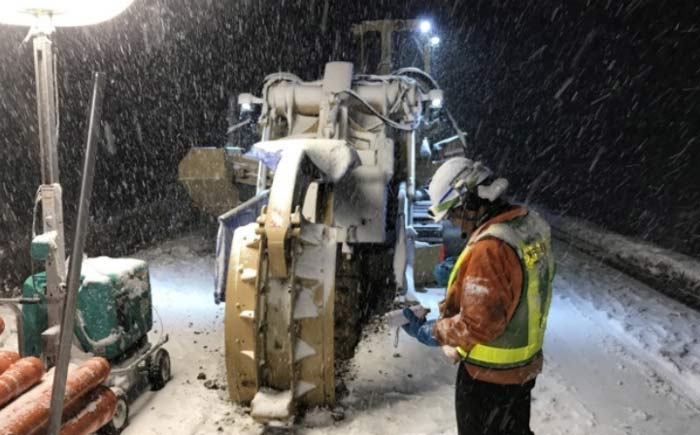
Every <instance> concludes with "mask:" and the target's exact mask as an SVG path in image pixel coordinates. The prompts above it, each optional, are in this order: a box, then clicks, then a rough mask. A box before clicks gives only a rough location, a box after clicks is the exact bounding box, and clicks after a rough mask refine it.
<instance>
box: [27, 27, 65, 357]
mask: <svg viewBox="0 0 700 435" xmlns="http://www.w3.org/2000/svg"><path fill="white" fill-rule="evenodd" d="M43 18H44V19H43V20H41V24H40V25H38V26H35V27H33V28H32V32H33V45H34V68H35V73H36V101H37V115H38V120H39V150H40V157H41V186H39V193H38V195H39V197H40V198H39V199H40V200H41V210H42V221H43V231H44V234H46V235H47V237H50V238H51V239H52V240H51V242H50V243H49V246H51V248H52V249H51V250H50V252H49V255H48V257H47V258H46V291H45V296H46V300H47V311H48V312H47V314H48V326H49V329H48V331H47V332H46V333H45V334H43V335H42V337H43V341H44V342H43V349H44V356H45V358H46V363H47V365H48V366H53V365H54V364H55V362H56V361H55V359H56V354H57V352H58V338H59V334H58V331H56V330H55V329H56V328H54V327H55V326H57V325H60V323H61V317H62V313H63V299H64V296H65V282H66V254H65V236H64V229H63V200H62V199H63V194H62V190H61V185H60V184H59V169H58V112H57V107H58V101H57V94H58V89H56V69H55V68H56V63H55V59H54V56H53V44H52V42H51V39H50V38H49V35H50V34H51V32H52V31H53V26H52V25H51V24H50V18H49V17H47V16H44V17H43Z"/></svg>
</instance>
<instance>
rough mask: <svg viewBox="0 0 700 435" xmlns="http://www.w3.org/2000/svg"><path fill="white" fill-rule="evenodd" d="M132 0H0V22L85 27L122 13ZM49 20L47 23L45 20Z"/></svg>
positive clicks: (20, 24)
mask: <svg viewBox="0 0 700 435" xmlns="http://www.w3.org/2000/svg"><path fill="white" fill-rule="evenodd" d="M133 1H134V0H0V23H4V24H13V25H18V26H39V25H43V24H48V25H49V26H51V27H74V26H88V25H90V24H97V23H101V22H103V21H106V20H108V19H110V18H112V17H115V16H117V15H119V14H120V13H121V12H123V11H124V10H125V9H126V8H127V7H129V5H131V3H133ZM46 19H48V20H49V22H48V23H46V22H44V23H42V21H45V20H46Z"/></svg>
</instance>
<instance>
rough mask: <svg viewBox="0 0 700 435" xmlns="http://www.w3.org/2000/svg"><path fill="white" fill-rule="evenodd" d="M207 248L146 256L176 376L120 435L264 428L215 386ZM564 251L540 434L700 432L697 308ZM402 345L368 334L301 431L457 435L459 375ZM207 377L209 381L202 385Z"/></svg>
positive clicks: (195, 241)
mask: <svg viewBox="0 0 700 435" xmlns="http://www.w3.org/2000/svg"><path fill="white" fill-rule="evenodd" d="M211 251H212V246H211V242H210V241H208V240H206V239H205V238H203V237H201V236H197V235H194V236H188V237H185V238H181V239H178V240H174V241H171V242H168V243H165V244H163V245H161V246H159V247H157V248H155V249H150V250H147V251H144V252H141V253H138V254H137V256H139V257H141V258H144V259H146V260H148V261H149V262H150V264H151V279H152V284H153V291H154V295H153V297H154V304H155V306H156V307H157V309H158V311H159V313H160V316H161V317H162V319H163V322H164V324H165V330H166V331H167V332H168V333H169V334H170V336H171V342H170V343H169V344H168V345H167V348H168V349H169V351H170V352H171V355H172V360H173V372H174V377H173V379H172V381H171V382H170V383H169V384H168V385H167V386H166V387H165V388H164V389H163V390H162V391H161V392H158V393H148V394H146V395H145V396H144V397H143V398H141V399H139V401H138V402H137V403H136V404H134V406H133V407H132V414H131V425H130V427H129V428H128V429H127V430H126V431H125V432H124V434H125V435H148V434H160V435H177V434H212V433H229V434H244V435H247V434H257V433H260V432H261V428H260V426H259V425H257V424H256V423H254V422H253V421H252V420H251V419H250V417H248V416H247V415H246V414H245V412H244V410H243V409H241V408H240V407H238V406H235V405H233V404H231V403H229V402H228V401H227V393H226V392H225V391H223V390H222V389H216V387H217V386H218V385H225V373H224V366H223V357H224V356H223V308H222V307H220V306H219V307H217V306H216V305H214V304H213V299H212V295H211V293H212V270H213V256H212V255H211V254H210V252H211ZM555 251H556V254H557V264H558V270H557V277H556V279H555V283H554V284H555V296H554V299H553V302H552V309H551V314H550V320H549V327H548V331H547V338H546V344H545V355H546V365H545V370H544V373H543V375H542V376H540V377H539V378H538V381H537V386H536V388H535V391H534V402H533V415H532V427H533V429H534V430H535V432H536V433H539V434H552V435H556V434H595V435H618V434H644V435H648V434H673V435H685V434H687V435H690V434H696V433H697V428H698V427H700V343H698V340H699V339H700V313H698V312H697V311H694V310H692V309H689V308H687V307H685V306H684V305H682V304H680V303H678V302H675V301H673V300H671V299H669V298H667V297H665V296H663V295H661V294H659V293H657V292H655V291H653V290H651V289H649V288H648V287H646V286H644V285H643V284H641V283H639V282H637V281H636V280H634V279H632V278H630V277H628V276H626V275H624V274H621V273H620V272H617V271H616V270H613V269H610V268H609V267H607V266H605V265H602V264H599V263H598V262H597V261H596V260H594V259H593V258H591V257H589V256H587V255H585V254H582V253H580V252H579V251H576V250H574V249H572V248H568V247H567V246H566V245H563V244H560V243H557V244H555ZM441 293H442V290H440V289H437V290H431V291H430V292H429V293H428V294H426V300H425V303H426V304H433V305H434V304H435V302H436V301H437V300H438V299H439V298H440V295H441ZM434 311H435V312H436V311H437V310H434ZM6 318H7V316H6ZM10 328H12V325H10ZM158 329H160V328H158ZM156 333H160V331H157V332H156ZM6 337H7V334H6V335H5V338H4V339H5V341H7V338H6ZM0 341H1V339H0ZM1 344H2V343H0V345H1ZM393 344H394V332H393V331H389V330H387V329H385V328H383V327H381V326H379V325H373V326H370V327H368V328H367V330H366V336H365V337H364V339H363V340H362V342H361V344H360V346H359V347H358V351H357V354H356V356H355V358H354V360H353V361H352V369H351V371H350V376H349V378H348V379H347V382H346V385H347V387H348V390H349V393H348V394H347V396H346V397H345V398H344V399H343V400H342V401H341V403H340V407H341V408H342V409H343V410H344V418H343V419H342V420H339V421H336V419H337V414H336V415H333V414H331V413H330V412H328V411H312V412H310V413H309V414H308V415H307V416H306V418H305V419H304V421H303V423H302V425H301V426H300V427H299V431H298V432H299V433H306V434H310V435H330V434H358V435H359V434H382V435H386V434H413V435H417V434H455V433H456V429H455V423H454V410H453V394H454V389H453V384H454V377H455V373H456V367H454V366H453V365H452V364H451V363H449V362H447V361H446V360H445V359H444V358H443V356H442V354H441V352H440V351H438V350H435V349H428V348H425V347H423V346H422V345H420V344H418V343H417V342H415V341H413V340H412V339H411V338H410V337H407V336H405V335H403V334H402V335H401V337H400V342H399V345H398V347H397V348H394V347H393ZM202 375H204V376H206V379H197V378H198V376H199V377H202ZM205 382H207V385H208V386H209V388H207V387H205ZM212 384H213V386H212ZM334 416H335V417H336V419H334V418H333V417H334ZM693 428H694V429H693Z"/></svg>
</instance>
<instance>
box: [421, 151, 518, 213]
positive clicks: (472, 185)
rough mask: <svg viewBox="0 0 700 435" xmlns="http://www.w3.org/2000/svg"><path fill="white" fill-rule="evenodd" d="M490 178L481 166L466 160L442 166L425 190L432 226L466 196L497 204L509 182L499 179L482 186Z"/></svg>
mask: <svg viewBox="0 0 700 435" xmlns="http://www.w3.org/2000/svg"><path fill="white" fill-rule="evenodd" d="M492 175H493V172H492V171H491V170H490V169H489V168H487V167H486V166H484V165H483V164H482V163H481V162H474V161H472V160H469V159H467V158H465V157H454V158H451V159H449V160H448V161H446V162H445V163H443V164H442V166H440V167H439V168H438V170H437V171H435V175H433V179H432V180H431V181H430V186H428V194H429V195H430V203H431V207H430V210H429V213H430V215H431V216H432V217H433V219H434V220H435V222H439V221H441V220H442V219H444V218H445V216H446V215H447V213H448V212H449V211H450V210H451V209H453V208H455V207H457V206H459V205H461V204H462V199H463V198H464V196H465V195H466V193H467V192H473V193H475V194H476V195H477V196H478V197H479V198H482V199H485V200H488V201H494V200H496V198H498V197H499V196H500V195H501V194H502V193H503V192H504V191H505V190H506V188H507V187H508V181H507V180H506V179H504V178H498V179H496V180H495V181H493V182H492V183H490V184H489V185H488V186H485V185H483V183H484V182H485V181H487V180H488V179H489V178H491V176H492Z"/></svg>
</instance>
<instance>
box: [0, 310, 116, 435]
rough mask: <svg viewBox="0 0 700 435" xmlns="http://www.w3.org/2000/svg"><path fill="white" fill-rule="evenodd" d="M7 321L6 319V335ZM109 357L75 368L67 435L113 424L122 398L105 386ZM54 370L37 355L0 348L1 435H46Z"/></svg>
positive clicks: (71, 373)
mask: <svg viewBox="0 0 700 435" xmlns="http://www.w3.org/2000/svg"><path fill="white" fill-rule="evenodd" d="M4 326H5V322H4V321H3V319H2V318H1V317H0V334H1V333H2V331H3V330H4ZM109 371H110V366H109V362H107V360H106V359H104V358H100V357H95V358H90V359H88V360H87V361H85V362H83V363H82V364H81V365H80V366H71V367H70V368H69V370H68V378H67V380H66V393H65V398H64V402H63V403H64V407H63V424H62V426H61V432H60V433H61V435H88V434H91V433H94V432H96V431H97V430H98V429H100V428H101V427H103V426H105V425H106V424H107V423H109V422H110V421H111V420H112V417H114V413H115V411H116V407H117V397H116V396H115V394H114V393H113V392H112V390H110V389H109V388H107V387H105V386H103V385H102V384H103V383H104V382H105V381H106V380H107V377H108V376H109ZM52 383H53V372H52V371H51V372H49V373H44V364H43V363H42V362H41V360H40V359H38V358H35V357H26V358H20V356H19V354H17V352H13V351H7V350H0V435H42V434H45V433H46V431H47V428H48V422H49V413H50V403H51V386H52Z"/></svg>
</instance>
